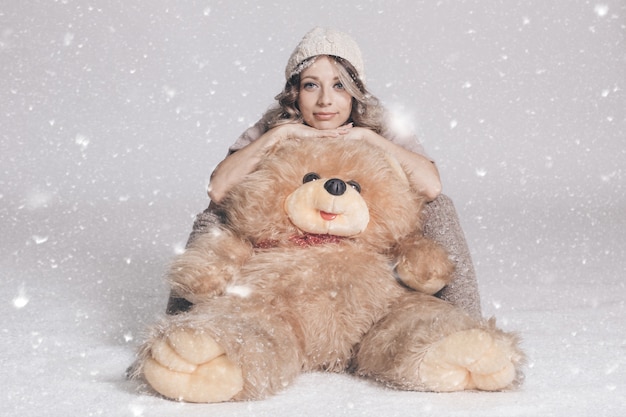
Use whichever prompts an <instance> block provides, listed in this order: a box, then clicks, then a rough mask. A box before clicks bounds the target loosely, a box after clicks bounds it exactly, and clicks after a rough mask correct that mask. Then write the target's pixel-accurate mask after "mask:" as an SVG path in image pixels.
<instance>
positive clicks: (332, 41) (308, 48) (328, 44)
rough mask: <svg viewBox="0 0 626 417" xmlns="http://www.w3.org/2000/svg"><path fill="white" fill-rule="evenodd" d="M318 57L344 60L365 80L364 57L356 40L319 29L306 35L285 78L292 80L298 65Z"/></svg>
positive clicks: (288, 63)
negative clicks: (328, 56) (323, 56)
mask: <svg viewBox="0 0 626 417" xmlns="http://www.w3.org/2000/svg"><path fill="white" fill-rule="evenodd" d="M316 55H334V56H338V57H340V58H343V59H345V60H347V61H348V62H350V63H351V64H352V66H353V67H354V68H355V69H356V71H357V73H358V75H359V78H361V80H364V79H365V68H364V65H363V57H362V56H361V50H360V49H359V45H357V43H356V42H355V41H354V39H352V38H351V37H350V36H348V35H347V34H345V33H343V32H339V31H336V30H334V29H324V28H319V27H316V28H314V29H313V30H311V31H310V32H308V33H307V34H306V35H304V37H303V38H302V40H301V41H300V43H299V44H298V46H296V49H294V51H293V52H292V53H291V57H289V61H287V68H285V77H286V78H287V79H289V78H291V76H292V75H293V74H294V72H295V71H296V68H297V67H298V64H300V63H301V62H302V61H304V60H305V59H307V58H311V57H313V56H316Z"/></svg>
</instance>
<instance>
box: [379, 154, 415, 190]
mask: <svg viewBox="0 0 626 417" xmlns="http://www.w3.org/2000/svg"><path fill="white" fill-rule="evenodd" d="M385 158H386V159H387V161H388V162H389V165H390V166H391V168H392V169H393V171H394V172H395V173H396V174H398V178H400V179H401V180H402V181H404V182H405V183H406V184H409V185H410V184H411V182H410V181H409V177H408V176H407V174H406V171H405V170H404V168H403V167H402V164H400V162H399V161H398V160H397V159H396V157H394V156H393V155H391V154H389V153H387V152H385Z"/></svg>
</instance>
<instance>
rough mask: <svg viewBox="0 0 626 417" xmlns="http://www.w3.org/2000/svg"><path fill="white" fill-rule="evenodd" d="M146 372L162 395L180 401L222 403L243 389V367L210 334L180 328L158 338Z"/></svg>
mask: <svg viewBox="0 0 626 417" xmlns="http://www.w3.org/2000/svg"><path fill="white" fill-rule="evenodd" d="M150 353H151V357H150V358H148V359H147V360H146V361H145V362H144V364H143V374H144V376H145V378H146V380H147V381H148V383H149V384H150V385H151V386H152V388H154V390H156V391H157V392H158V393H159V394H161V395H163V396H165V397H169V398H172V399H174V400H178V401H189V402H221V401H228V400H230V399H232V398H233V397H234V396H235V395H236V394H237V393H239V392H240V391H241V390H242V389H243V374H242V371H241V368H240V367H239V366H238V365H236V364H235V363H233V362H232V361H231V360H230V359H228V357H227V356H226V355H225V353H224V349H222V347H221V346H220V345H219V344H217V343H216V342H215V340H213V338H211V337H210V336H208V335H206V334H204V333H200V332H196V331H193V330H189V329H179V330H175V331H174V332H172V333H169V334H168V335H167V336H165V337H164V338H162V339H159V340H157V341H156V342H155V343H154V344H153V345H152V346H151V348H150Z"/></svg>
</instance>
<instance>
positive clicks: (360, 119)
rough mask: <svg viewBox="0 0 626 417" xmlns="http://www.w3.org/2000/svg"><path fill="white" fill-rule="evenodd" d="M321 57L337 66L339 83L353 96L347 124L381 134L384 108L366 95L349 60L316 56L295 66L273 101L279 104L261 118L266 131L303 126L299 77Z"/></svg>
mask: <svg viewBox="0 0 626 417" xmlns="http://www.w3.org/2000/svg"><path fill="white" fill-rule="evenodd" d="M320 56H327V57H328V58H330V59H331V60H332V61H333V62H334V63H335V64H336V65H337V69H338V72H339V81H341V83H342V84H343V86H344V88H345V89H346V91H347V92H348V93H349V94H350V95H351V96H352V112H351V114H350V118H349V119H348V123H350V122H352V123H353V124H354V126H358V127H365V128H368V129H371V130H373V131H374V132H376V133H379V134H380V133H381V132H382V131H383V130H384V128H385V126H384V117H385V113H386V111H385V109H384V107H383V106H382V104H380V101H379V100H378V99H377V98H376V97H374V96H373V95H372V94H371V93H370V92H369V91H367V88H366V87H365V84H364V83H363V81H362V80H361V79H360V78H359V76H358V73H357V71H356V69H355V68H354V66H353V65H352V64H351V63H350V62H349V61H348V60H346V59H343V58H341V57H338V56H334V55H316V56H314V57H311V58H308V59H305V60H304V61H302V62H301V63H300V64H298V66H297V67H296V70H295V71H294V73H293V75H292V76H291V78H289V79H288V80H287V82H286V83H285V88H284V89H283V91H282V92H281V93H280V94H278V95H277V96H276V97H275V99H276V101H277V102H278V103H277V104H276V105H274V106H273V107H271V108H270V109H269V110H268V111H267V112H266V114H265V116H264V117H263V119H264V120H266V121H267V125H266V126H265V128H266V129H267V130H269V129H272V128H273V127H276V126H279V125H282V124H286V123H304V120H303V118H302V114H301V113H300V109H299V108H298V95H299V94H300V74H301V73H302V71H303V70H305V69H306V68H308V67H309V66H311V64H313V62H315V60H316V59H317V58H318V57H320Z"/></svg>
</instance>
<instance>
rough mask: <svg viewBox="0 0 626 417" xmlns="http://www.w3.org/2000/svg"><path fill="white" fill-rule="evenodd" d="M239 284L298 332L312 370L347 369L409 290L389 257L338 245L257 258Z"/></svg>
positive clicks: (257, 301) (265, 253) (304, 354)
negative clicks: (366, 337)
mask: <svg viewBox="0 0 626 417" xmlns="http://www.w3.org/2000/svg"><path fill="white" fill-rule="evenodd" d="M312 251H313V252H315V253H311V252H312ZM320 259H323V260H324V261H323V262H320V261H319V260H320ZM233 284H234V285H237V286H240V288H246V289H247V290H246V298H247V299H248V302H250V303H254V304H257V303H261V304H262V305H263V306H264V310H265V312H267V313H269V314H274V315H276V316H277V317H280V319H281V320H284V321H285V322H287V323H289V324H290V325H291V326H292V327H293V328H294V332H295V333H296V335H297V336H298V338H299V340H298V342H299V344H300V345H301V346H302V349H303V352H302V353H303V356H304V358H305V359H306V362H307V364H306V365H305V368H310V369H315V368H324V369H338V368H343V367H345V366H346V365H347V362H348V360H349V358H350V356H351V352H352V349H353V347H354V345H355V344H356V343H358V341H359V340H360V339H361V338H362V337H363V335H364V334H365V333H366V332H367V331H368V330H369V328H370V327H371V326H372V325H373V324H374V323H375V322H377V321H378V320H380V319H381V318H382V317H383V316H384V315H385V314H386V313H387V311H388V309H389V306H390V304H391V302H392V301H393V300H395V299H397V297H398V296H399V295H400V294H401V293H403V292H405V291H406V290H405V289H403V288H402V287H401V286H400V285H398V284H397V282H396V281H395V279H394V277H393V275H392V273H391V268H390V266H389V264H388V261H387V259H386V258H385V257H384V256H382V255H380V254H376V253H367V252H362V251H354V250H348V249H346V248H338V247H337V246H336V245H326V246H322V247H315V248H308V249H295V250H288V251H284V250H282V251H281V252H280V253H271V252H263V253H260V254H257V255H255V256H254V257H253V258H252V259H251V260H250V261H249V262H248V263H247V264H246V266H245V267H244V268H243V269H242V271H241V274H240V275H239V276H238V277H237V279H236V280H235V282H234V283H233ZM244 304H247V303H246V302H244ZM257 305H258V304H257Z"/></svg>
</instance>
